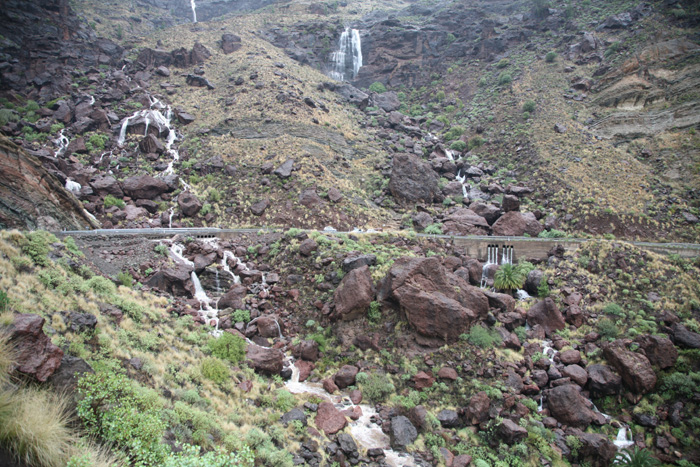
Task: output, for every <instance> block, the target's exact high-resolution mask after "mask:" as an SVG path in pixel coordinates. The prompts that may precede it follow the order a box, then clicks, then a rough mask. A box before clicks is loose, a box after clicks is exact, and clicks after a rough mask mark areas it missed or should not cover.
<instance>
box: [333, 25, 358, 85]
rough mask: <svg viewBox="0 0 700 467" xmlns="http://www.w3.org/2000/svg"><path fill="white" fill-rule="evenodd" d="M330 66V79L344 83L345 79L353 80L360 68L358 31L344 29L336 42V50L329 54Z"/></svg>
mask: <svg viewBox="0 0 700 467" xmlns="http://www.w3.org/2000/svg"><path fill="white" fill-rule="evenodd" d="M331 64H332V69H331V71H330V72H329V73H328V76H330V77H331V78H333V79H335V80H337V81H345V80H346V77H348V78H349V79H355V77H356V76H357V73H358V72H359V71H360V68H361V67H362V42H361V40H360V31H358V30H357V29H350V28H345V30H344V31H343V33H342V34H341V35H340V40H339V41H338V50H337V51H336V52H333V53H332V54H331ZM349 75H351V76H349Z"/></svg>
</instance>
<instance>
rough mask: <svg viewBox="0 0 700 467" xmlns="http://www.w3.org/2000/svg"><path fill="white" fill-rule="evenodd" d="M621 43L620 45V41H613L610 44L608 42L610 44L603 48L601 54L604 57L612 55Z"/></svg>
mask: <svg viewBox="0 0 700 467" xmlns="http://www.w3.org/2000/svg"><path fill="white" fill-rule="evenodd" d="M621 45H622V43H621V42H620V41H617V42H613V43H612V44H610V46H609V47H608V48H607V49H605V53H603V56H604V57H605V58H610V57H612V56H613V55H615V54H616V53H617V52H618V50H620V46H621Z"/></svg>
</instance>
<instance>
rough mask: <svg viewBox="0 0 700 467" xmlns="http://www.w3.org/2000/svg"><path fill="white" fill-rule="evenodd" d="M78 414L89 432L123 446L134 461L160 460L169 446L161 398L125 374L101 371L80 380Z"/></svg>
mask: <svg viewBox="0 0 700 467" xmlns="http://www.w3.org/2000/svg"><path fill="white" fill-rule="evenodd" d="M78 392H79V394H80V396H81V397H80V398H79V401H78V406H77V413H78V416H79V417H80V418H81V420H82V421H83V423H84V425H85V428H86V430H87V432H88V433H89V434H91V435H94V436H97V437H99V438H100V439H102V440H103V441H105V442H107V443H112V444H113V445H114V446H115V447H117V448H118V449H120V450H123V451H124V452H125V453H126V454H127V455H128V456H129V458H130V461H131V463H132V465H134V466H137V467H142V466H143V467H146V466H151V465H159V464H161V463H162V462H163V461H164V460H165V458H166V456H167V455H168V453H169V451H170V448H169V446H168V445H166V444H163V443H161V440H162V437H163V432H164V430H165V428H166V424H165V423H164V422H163V420H161V418H160V413H161V410H162V408H163V406H162V401H161V399H160V398H159V397H158V395H157V393H156V392H155V391H153V390H150V389H146V388H144V387H142V386H139V385H138V384H137V383H135V382H133V381H132V380H130V379H129V378H127V377H126V376H125V375H123V374H121V373H116V372H113V371H109V370H105V371H98V372H96V373H93V374H87V375H85V376H83V377H82V378H81V379H80V381H79V383H78Z"/></svg>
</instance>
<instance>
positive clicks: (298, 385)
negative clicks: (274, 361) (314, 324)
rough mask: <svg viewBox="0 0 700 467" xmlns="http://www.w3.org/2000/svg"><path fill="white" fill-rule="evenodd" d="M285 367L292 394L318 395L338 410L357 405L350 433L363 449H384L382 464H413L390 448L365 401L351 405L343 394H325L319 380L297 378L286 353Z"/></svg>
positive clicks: (394, 466)
mask: <svg viewBox="0 0 700 467" xmlns="http://www.w3.org/2000/svg"><path fill="white" fill-rule="evenodd" d="M285 367H287V368H289V367H291V370H292V376H291V378H290V379H289V381H287V382H286V383H285V385H284V386H285V388H286V389H287V390H288V391H289V392H291V393H292V394H302V393H308V394H313V395H315V396H318V397H321V398H323V399H325V400H327V401H330V402H332V403H333V404H335V405H336V406H337V407H338V409H340V410H345V409H348V408H349V409H352V408H354V407H359V408H360V410H361V411H362V415H361V416H360V418H358V419H357V420H356V421H353V422H351V423H350V424H349V427H350V434H351V435H352V437H353V438H354V439H355V441H356V442H357V444H358V445H360V446H361V447H363V448H364V449H381V450H382V451H384V456H385V458H384V463H385V464H386V465H388V466H390V467H414V466H415V465H416V463H415V460H414V459H413V457H412V456H411V455H409V454H405V453H399V452H396V451H394V450H393V449H391V447H390V446H391V439H390V438H389V436H388V435H387V434H385V433H384V432H383V431H382V427H381V426H379V425H377V424H376V423H375V422H373V421H372V420H373V419H376V416H377V411H376V410H375V409H374V407H371V406H369V405H366V404H357V405H356V404H353V403H352V401H351V400H350V397H349V396H348V395H346V394H341V395H333V394H328V393H327V392H326V390H325V389H323V386H322V385H321V383H308V382H303V383H302V382H300V381H299V373H300V372H299V369H298V368H297V367H296V365H294V358H293V357H291V356H288V357H287V358H286V359H285Z"/></svg>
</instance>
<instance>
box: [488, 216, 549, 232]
mask: <svg viewBox="0 0 700 467" xmlns="http://www.w3.org/2000/svg"><path fill="white" fill-rule="evenodd" d="M492 228H493V234H494V235H497V236H502V237H520V236H522V235H525V234H528V235H529V236H531V237H537V235H539V233H540V232H542V231H543V230H544V227H542V224H540V223H539V221H538V220H537V218H535V215H534V214H533V213H531V212H519V211H510V212H507V213H505V214H503V215H502V216H501V217H500V218H499V219H498V220H497V221H496V222H494V224H493V226H492Z"/></svg>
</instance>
